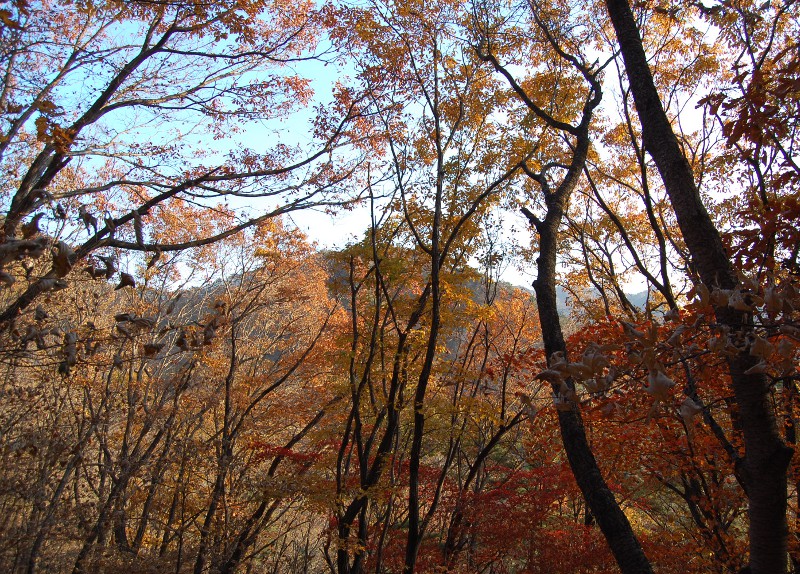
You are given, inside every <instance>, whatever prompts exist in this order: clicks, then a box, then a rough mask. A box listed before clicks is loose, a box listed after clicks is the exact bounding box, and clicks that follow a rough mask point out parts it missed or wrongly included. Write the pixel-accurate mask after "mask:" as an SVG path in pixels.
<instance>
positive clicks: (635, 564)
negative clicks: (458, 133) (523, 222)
mask: <svg viewBox="0 0 800 574" xmlns="http://www.w3.org/2000/svg"><path fill="white" fill-rule="evenodd" d="M562 185H563V184H562ZM565 203H566V202H564V204H565ZM564 204H561V205H548V210H547V217H546V218H545V219H544V221H537V222H536V223H535V224H534V225H535V227H536V230H537V231H538V233H539V246H540V254H539V259H538V261H537V272H538V273H537V277H536V281H534V283H533V288H534V291H535V292H536V305H537V306H538V309H539V321H540V322H541V326H542V337H543V339H544V348H545V353H546V354H547V357H548V363H549V360H550V359H549V358H550V356H551V355H552V354H553V353H555V352H559V351H560V352H562V353H564V354H565V356H566V352H567V347H566V344H565V343H564V335H563V333H562V330H561V320H560V319H559V316H558V310H557V308H556V288H555V286H556V273H555V270H556V253H557V249H558V245H557V232H558V227H559V224H560V222H561V219H562V215H563V209H564ZM553 390H554V392H558V389H557V388H554V389H553ZM558 424H559V427H560V429H561V438H562V441H563V443H564V450H565V451H566V453H567V459H568V460H569V464H570V467H571V468H572V472H573V474H574V475H575V480H576V481H577V483H578V487H579V488H580V489H581V493H582V494H583V496H584V499H585V500H586V504H587V506H588V509H589V512H591V515H592V516H593V517H594V519H595V520H596V522H597V525H598V526H599V527H600V530H601V531H602V533H603V536H605V538H606V541H607V542H608V546H609V548H610V549H611V552H612V554H613V555H614V558H615V560H616V561H617V565H618V566H619V569H620V571H621V572H623V573H624V574H643V573H649V572H652V569H651V568H650V562H649V561H648V560H647V557H646V556H645V554H644V550H642V547H641V545H640V544H639V541H638V540H637V538H636V535H635V534H634V532H633V529H632V528H631V525H630V522H629V521H628V517H627V516H625V513H624V512H623V511H622V509H621V508H620V506H619V503H617V501H616V499H615V498H614V493H613V492H611V489H609V487H608V485H607V484H606V481H605V480H604V479H603V475H602V473H601V472H600V467H599V466H598V464H597V460H596V459H595V457H594V453H593V452H592V449H591V446H590V445H589V441H588V439H587V437H586V431H585V429H584V426H583V418H582V417H581V413H580V410H578V406H577V405H573V406H572V408H571V409H570V410H566V411H562V410H559V411H558Z"/></svg>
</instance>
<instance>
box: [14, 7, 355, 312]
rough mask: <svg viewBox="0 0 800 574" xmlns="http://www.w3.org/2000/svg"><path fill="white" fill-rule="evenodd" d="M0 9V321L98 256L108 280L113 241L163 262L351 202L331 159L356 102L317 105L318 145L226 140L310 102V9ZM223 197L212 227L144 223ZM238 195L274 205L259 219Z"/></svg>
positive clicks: (120, 247) (313, 32)
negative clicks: (171, 234) (160, 236)
mask: <svg viewBox="0 0 800 574" xmlns="http://www.w3.org/2000/svg"><path fill="white" fill-rule="evenodd" d="M3 13H4V16H5V18H4V20H3V23H2V26H1V27H0V34H2V38H3V40H2V45H3V49H2V53H0V62H2V66H3V81H2V89H1V90H0V114H2V118H3V128H2V129H3V132H2V138H0V162H2V168H1V169H2V171H3V174H4V178H3V190H2V196H3V198H4V199H3V206H4V210H5V216H4V221H3V229H2V236H1V239H2V252H3V255H2V266H3V268H4V269H3V277H4V284H5V285H6V286H9V285H12V287H11V289H9V290H7V292H6V293H5V302H4V303H3V309H2V311H0V321H2V322H3V324H5V325H7V324H8V323H9V322H10V321H12V320H13V319H15V318H16V317H17V316H18V315H19V314H20V313H21V312H22V311H23V310H24V309H26V308H27V307H28V306H29V305H30V304H31V303H32V302H33V301H34V300H36V299H37V298H39V296H40V295H42V294H43V293H47V292H51V291H53V290H54V289H59V288H62V287H63V285H64V281H65V278H66V277H67V275H69V274H70V272H71V271H72V269H73V267H74V266H75V265H76V264H77V262H78V261H83V260H85V259H86V258H87V257H89V256H90V255H92V254H94V253H100V254H102V257H106V258H109V259H108V263H107V264H106V265H105V266H103V267H102V271H100V270H99V269H98V270H97V271H96V275H97V276H98V277H99V276H106V277H107V278H109V279H110V278H111V277H113V276H114V275H115V273H116V271H117V269H116V266H115V263H114V262H113V261H112V259H113V258H115V257H117V253H118V251H119V250H126V251H133V252H141V253H143V252H149V253H151V254H152V255H153V256H154V257H157V256H159V254H160V253H162V252H171V251H176V250H180V249H184V248H187V247H192V246H200V245H205V244H208V243H211V242H214V241H218V240H220V239H223V238H225V237H228V236H230V235H232V234H234V233H237V232H239V231H241V230H243V229H246V228H247V227H250V226H252V225H256V224H258V223H260V222H263V221H265V220H266V219H267V218H270V217H274V216H276V215H279V214H281V213H286V212H287V211H291V210H294V209H299V208H302V207H307V206H309V205H333V204H339V203H340V202H341V201H343V198H338V197H336V196H335V194H333V193H329V192H330V190H331V187H332V186H334V185H336V182H338V181H339V180H340V179H341V178H342V177H343V174H344V173H346V172H347V169H344V168H343V166H339V167H336V165H335V163H334V160H333V159H332V157H331V154H332V152H333V151H334V149H336V148H337V147H339V146H341V145H342V144H343V143H344V142H345V140H346V138H345V126H346V125H347V124H348V122H349V121H350V120H352V119H353V117H352V115H353V109H352V106H348V104H347V103H344V104H343V105H344V107H343V108H338V109H331V110H327V111H326V110H323V109H320V110H319V114H318V117H317V118H316V119H315V121H314V122H313V124H312V125H310V129H311V131H312V132H313V133H311V134H310V140H311V141H312V142H314V143H313V144H312V145H311V147H308V146H307V145H305V144H304V143H302V142H298V143H297V144H293V143H290V142H283V143H278V144H276V145H272V146H270V145H265V146H263V149H252V148H250V147H248V146H246V145H243V144H233V143H226V142H230V139H229V136H230V135H231V134H235V133H236V132H241V131H242V130H246V129H250V128H249V126H248V125H247V123H243V122H270V121H279V120H282V119H285V118H288V117H290V114H291V113H292V112H293V111H295V110H297V109H302V108H303V107H304V106H307V105H309V104H310V102H311V97H312V89H311V86H310V81H309V80H308V79H307V78H303V77H301V76H299V75H297V74H294V73H292V71H291V70H290V68H288V64H290V63H291V62H294V61H298V60H302V59H309V58H311V59H313V58H314V57H315V56H314V54H313V50H314V46H315V42H316V30H317V24H316V19H315V17H314V12H313V10H312V7H311V5H310V4H306V3H297V2H294V3H286V4H283V3H267V2H255V3H247V4H244V3H240V2H236V1H233V2H227V3H215V4H214V5H213V6H211V5H208V4H203V3H192V2H181V3H170V4H168V5H166V4H158V3H151V2H141V3H140V2H133V3H131V2H116V1H109V2H101V3H94V4H91V5H82V4H58V3H48V2H46V3H44V4H28V3H27V2H15V3H12V4H11V10H6V11H4V12H3ZM251 125H252V124H251ZM212 142H213V145H210V144H212ZM210 147H212V148H213V151H209V148H210ZM349 161H357V155H351V156H350V158H349V159H348V160H346V161H345V163H347V162H349ZM228 198H230V199H231V202H230V203H229V204H227V205H226V206H223V205H220V206H219V210H218V212H217V213H218V217H217V221H218V222H219V223H218V225H217V226H216V228H213V227H212V229H208V230H203V231H206V233H203V232H200V233H198V234H192V235H191V236H190V237H184V238H182V239H180V240H177V241H169V240H166V241H164V240H161V241H159V240H157V239H156V238H155V237H154V236H152V235H151V233H150V232H149V230H148V229H149V227H150V224H151V223H153V222H156V221H158V219H160V218H163V217H169V215H168V213H169V212H170V211H171V210H180V209H182V208H184V207H185V206H202V207H204V208H206V209H212V208H214V207H215V205H214V204H216V203H221V202H226V203H227V200H228ZM237 198H249V199H253V198H263V199H264V200H265V202H267V201H268V200H269V199H270V198H271V199H272V200H273V202H272V203H271V204H269V203H267V205H268V207H266V208H265V209H264V211H263V212H262V213H260V214H253V213H247V210H246V209H241V208H239V207H238V206H237V205H235V203H236V200H237ZM29 217H30V219H29V220H28V221H27V222H25V220H26V218H29ZM198 231H200V230H198ZM51 248H52V250H53V252H54V255H53V257H52V258H51V257H50V256H49V253H50V251H51ZM34 263H35V264H34ZM71 277H74V275H73V276H71ZM122 277H123V279H124V282H126V283H130V282H131V281H133V278H132V276H131V275H130V274H128V276H124V275H123V276H122ZM15 283H16V285H13V284H15ZM17 285H19V286H17Z"/></svg>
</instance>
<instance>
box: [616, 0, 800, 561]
mask: <svg viewBox="0 0 800 574" xmlns="http://www.w3.org/2000/svg"><path fill="white" fill-rule="evenodd" d="M606 5H607V7H608V12H609V16H610V17H611V21H612V23H613V25H614V28H615V30H616V34H617V39H618V41H619V44H620V50H621V53H622V56H623V58H624V61H625V68H626V70H627V76H628V81H629V82H630V86H631V91H632V93H633V97H634V100H635V102H636V108H637V112H638V115H639V119H640V121H641V124H642V138H643V141H644V145H645V149H646V150H647V151H648V152H649V153H650V155H651V156H652V157H653V159H654V161H655V163H656V166H657V167H658V170H659V173H660V174H661V178H662V180H663V181H664V185H665V187H666V190H667V193H668V195H669V198H670V201H671V203H672V207H673V209H674V210H675V215H676V217H677V220H678V225H679V226H680V229H681V233H682V235H683V238H684V241H685V242H686V246H687V249H688V250H689V252H690V254H691V257H692V261H693V263H694V265H695V267H696V269H697V271H698V274H699V280H700V281H702V283H703V284H704V285H707V286H714V287H716V288H718V289H728V290H736V289H741V287H740V282H739V279H738V277H737V275H736V272H735V269H734V267H733V265H732V263H731V260H730V257H729V255H728V253H727V252H726V250H725V248H724V246H723V243H722V239H721V237H720V234H719V232H718V230H717V228H716V226H715V225H714V223H713V221H712V219H711V217H710V216H709V215H708V213H707V211H706V209H705V206H704V205H703V202H702V200H701V198H700V194H699V192H698V189H697V187H696V185H695V181H694V175H693V173H692V170H691V168H690V166H689V164H688V162H687V161H686V158H685V156H684V154H683V152H682V151H681V148H680V146H679V144H678V141H677V139H676V138H675V134H674V132H673V130H672V127H671V125H670V122H669V119H668V118H667V115H666V113H665V112H664V108H663V106H662V104H661V99H660V97H659V94H658V92H657V90H656V88H655V85H654V83H653V79H652V75H651V73H650V69H649V66H648V64H647V59H646V56H645V53H644V50H643V48H642V40H641V36H640V34H639V30H638V28H637V26H636V22H635V20H634V16H633V13H632V12H631V10H630V7H629V6H628V4H627V2H623V1H616V0H614V1H612V0H609V1H607V2H606ZM727 303H729V301H726V302H725V304H720V303H717V304H715V307H714V313H715V316H716V318H717V321H718V323H719V324H720V325H722V326H724V327H726V328H727V329H728V330H729V333H730V336H732V337H734V338H736V337H741V338H744V339H746V338H747V337H748V334H749V333H751V332H752V331H753V322H752V313H751V312H748V311H746V310H741V309H736V308H734V307H733V306H732V305H730V304H727ZM727 363H728V368H729V372H730V376H731V381H732V385H733V389H734V392H735V396H736V402H737V406H738V409H739V412H738V415H739V418H740V424H741V428H742V431H743V435H744V444H745V458H744V461H743V473H744V477H745V478H744V480H745V485H746V489H747V496H748V500H749V519H750V531H749V538H750V566H749V568H750V570H751V571H752V572H755V573H759V572H785V571H786V552H787V534H788V532H787V525H786V496H787V491H786V488H787V486H786V480H787V479H786V471H787V469H788V466H789V461H790V459H791V456H792V452H793V451H792V449H790V448H788V447H787V446H786V445H785V444H784V443H783V441H782V440H781V437H780V435H779V433H778V429H777V425H776V422H775V416H774V412H773V410H772V408H771V405H770V404H769V388H770V385H769V381H768V379H767V377H766V376H765V375H764V374H763V373H757V372H754V371H755V370H754V369H753V367H755V365H756V364H757V363H758V357H757V356H755V355H754V354H753V353H751V352H750V348H749V347H746V348H744V349H742V350H740V351H737V352H736V353H732V354H730V355H729V356H728V358H727Z"/></svg>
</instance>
